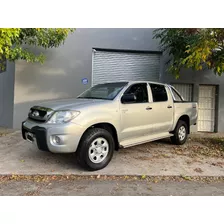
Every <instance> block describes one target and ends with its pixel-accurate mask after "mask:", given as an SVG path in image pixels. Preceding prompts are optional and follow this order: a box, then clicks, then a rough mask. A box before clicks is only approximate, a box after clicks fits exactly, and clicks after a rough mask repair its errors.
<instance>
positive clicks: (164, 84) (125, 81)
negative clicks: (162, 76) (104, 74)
mask: <svg viewBox="0 0 224 224" xmlns="http://www.w3.org/2000/svg"><path fill="white" fill-rule="evenodd" d="M120 82H128V83H130V84H132V83H141V82H147V83H152V84H160V85H161V84H162V85H167V84H166V83H162V82H153V81H146V80H139V81H131V80H129V81H128V80H119V81H116V82H109V81H108V82H104V83H105V84H106V83H120ZM104 83H101V84H104Z"/></svg>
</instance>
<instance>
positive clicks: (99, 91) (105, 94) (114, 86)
mask: <svg viewBox="0 0 224 224" xmlns="http://www.w3.org/2000/svg"><path fill="white" fill-rule="evenodd" d="M127 84H128V83H127V82H115V83H105V84H98V85H96V86H93V87H92V88H90V89H88V90H87V91H86V92H84V93H83V94H81V95H80V96H79V97H78V98H85V99H103V100H113V99H114V98H115V97H116V96H117V95H118V93H119V92H120V91H121V90H122V89H123V88H124V86H126V85H127Z"/></svg>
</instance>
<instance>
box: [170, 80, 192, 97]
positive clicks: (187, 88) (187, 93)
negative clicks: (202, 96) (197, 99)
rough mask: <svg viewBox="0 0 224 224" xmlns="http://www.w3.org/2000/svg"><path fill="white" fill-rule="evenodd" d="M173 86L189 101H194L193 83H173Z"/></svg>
mask: <svg viewBox="0 0 224 224" xmlns="http://www.w3.org/2000/svg"><path fill="white" fill-rule="evenodd" d="M172 86H173V87H174V88H175V89H176V90H177V91H178V92H179V93H180V94H181V95H182V96H183V97H184V99H185V100H187V101H192V91H193V85H191V84H172Z"/></svg>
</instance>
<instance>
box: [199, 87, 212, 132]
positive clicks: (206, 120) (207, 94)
mask: <svg viewBox="0 0 224 224" xmlns="http://www.w3.org/2000/svg"><path fill="white" fill-rule="evenodd" d="M215 90H216V89H215V86H207V85H200V86H199V105H198V108H199V111H198V113H199V114H198V131H206V132H214V126H215Z"/></svg>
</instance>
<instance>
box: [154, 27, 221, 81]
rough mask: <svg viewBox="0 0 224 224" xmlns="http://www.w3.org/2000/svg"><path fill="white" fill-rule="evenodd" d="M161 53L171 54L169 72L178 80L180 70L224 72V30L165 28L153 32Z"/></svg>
mask: <svg viewBox="0 0 224 224" xmlns="http://www.w3.org/2000/svg"><path fill="white" fill-rule="evenodd" d="M154 38H156V39H159V41H160V47H161V49H162V51H165V52H167V53H168V54H169V56H170V59H169V61H168V64H169V67H168V71H169V72H170V73H172V74H174V75H175V76H176V78H178V77H179V76H180V70H181V68H191V69H193V70H196V71H198V70H202V69H210V70H213V71H214V73H215V74H216V75H219V76H220V75H222V73H223V72H224V29H221V28H204V29H202V28H186V29H184V28H178V29H171V28H166V29H165V28H162V29H156V30H155V31H154Z"/></svg>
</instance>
